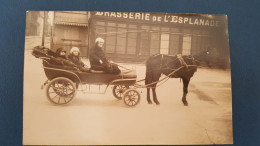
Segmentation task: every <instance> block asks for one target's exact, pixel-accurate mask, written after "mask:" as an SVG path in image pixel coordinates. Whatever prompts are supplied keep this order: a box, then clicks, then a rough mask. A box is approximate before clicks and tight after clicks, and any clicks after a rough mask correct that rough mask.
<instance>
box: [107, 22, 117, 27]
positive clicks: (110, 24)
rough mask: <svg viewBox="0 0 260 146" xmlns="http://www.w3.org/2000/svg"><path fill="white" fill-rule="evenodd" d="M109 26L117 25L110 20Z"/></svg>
mask: <svg viewBox="0 0 260 146" xmlns="http://www.w3.org/2000/svg"><path fill="white" fill-rule="evenodd" d="M107 26H116V23H111V22H108V23H107Z"/></svg>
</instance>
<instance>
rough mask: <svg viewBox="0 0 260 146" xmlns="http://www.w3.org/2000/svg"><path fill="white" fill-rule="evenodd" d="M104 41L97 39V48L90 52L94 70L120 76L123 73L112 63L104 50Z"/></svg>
mask: <svg viewBox="0 0 260 146" xmlns="http://www.w3.org/2000/svg"><path fill="white" fill-rule="evenodd" d="M104 42H105V41H104V39H102V38H97V39H96V40H95V47H94V48H92V49H91V50H90V55H89V61H90V65H91V69H92V70H96V71H104V72H106V73H109V74H119V73H120V72H121V71H120V69H119V68H118V66H117V65H116V64H114V63H110V62H109V61H108V59H107V58H106V56H105V53H104V52H103V50H102V47H103V44H104Z"/></svg>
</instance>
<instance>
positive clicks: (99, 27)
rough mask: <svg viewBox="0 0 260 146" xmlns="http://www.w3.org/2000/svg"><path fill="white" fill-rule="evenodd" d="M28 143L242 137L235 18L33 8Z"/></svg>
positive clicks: (28, 35)
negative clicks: (236, 100) (236, 111)
mask: <svg viewBox="0 0 260 146" xmlns="http://www.w3.org/2000/svg"><path fill="white" fill-rule="evenodd" d="M25 29H26V30H25V47H24V83H23V145H192V144H193V145H201V144H203V145H215V144H233V128H232V89H231V69H230V61H231V60H230V53H229V51H230V50H229V35H228V17H227V15H215V14H185V13H149V12H98V11H27V12H26V28H25Z"/></svg>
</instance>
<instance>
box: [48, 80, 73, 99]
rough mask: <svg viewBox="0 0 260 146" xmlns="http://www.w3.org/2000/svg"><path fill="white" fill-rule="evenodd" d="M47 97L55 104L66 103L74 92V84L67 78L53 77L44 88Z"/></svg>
mask: <svg viewBox="0 0 260 146" xmlns="http://www.w3.org/2000/svg"><path fill="white" fill-rule="evenodd" d="M46 94H47V98H48V99H49V100H50V101H51V102H52V103H55V104H67V103H69V102H70V101H71V100H72V99H73V98H74V96H75V94H76V86H75V84H74V83H73V82H72V81H71V80H70V79H68V78H64V77H58V78H55V79H53V80H52V81H51V82H50V83H49V84H48V85H47V88H46Z"/></svg>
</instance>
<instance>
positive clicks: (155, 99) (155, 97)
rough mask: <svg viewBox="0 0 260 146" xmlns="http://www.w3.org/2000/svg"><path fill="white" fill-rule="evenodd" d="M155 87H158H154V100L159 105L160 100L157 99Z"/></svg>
mask: <svg viewBox="0 0 260 146" xmlns="http://www.w3.org/2000/svg"><path fill="white" fill-rule="evenodd" d="M155 89H156V87H153V88H152V91H153V101H154V102H155V103H156V104H157V105H159V104H160V102H159V101H158V100H157V95H156V91H155Z"/></svg>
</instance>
